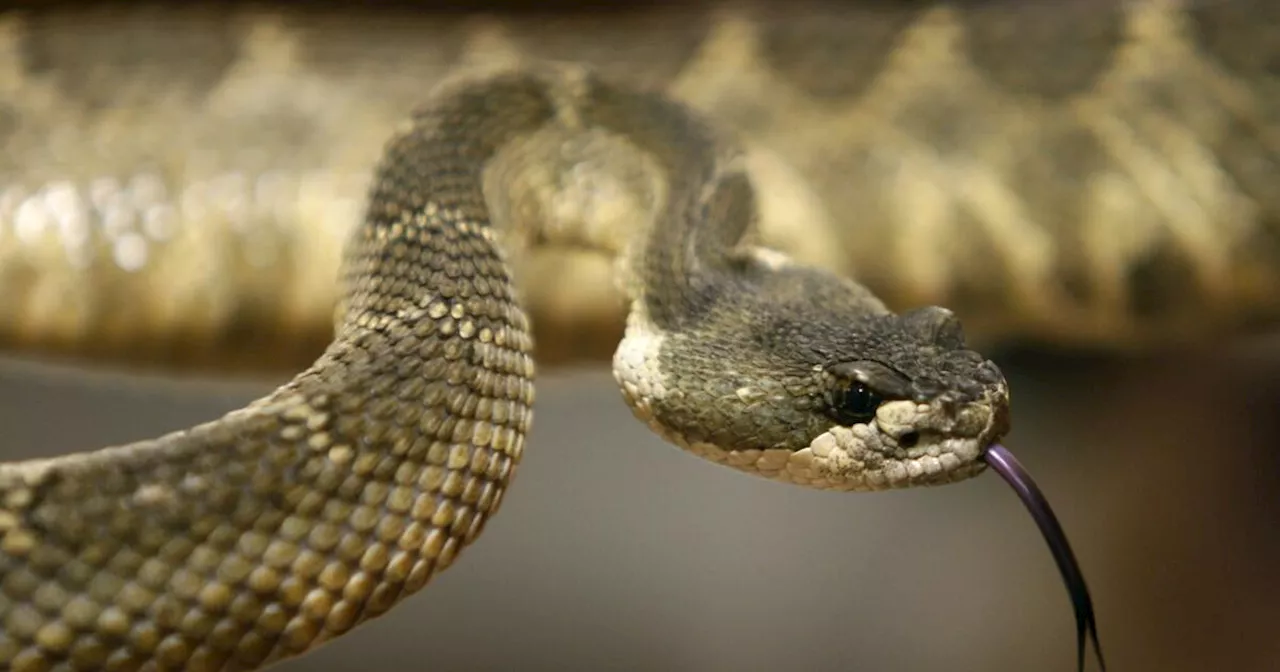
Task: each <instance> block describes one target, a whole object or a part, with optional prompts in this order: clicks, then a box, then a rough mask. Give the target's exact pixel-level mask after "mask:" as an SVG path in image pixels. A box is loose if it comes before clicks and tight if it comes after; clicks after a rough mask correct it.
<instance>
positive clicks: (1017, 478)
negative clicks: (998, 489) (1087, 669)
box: [984, 443, 1107, 672]
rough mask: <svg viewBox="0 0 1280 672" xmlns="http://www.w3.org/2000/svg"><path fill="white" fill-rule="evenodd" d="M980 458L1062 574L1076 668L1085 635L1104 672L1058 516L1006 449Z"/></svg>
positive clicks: (1084, 592) (1088, 604) (995, 447)
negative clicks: (1014, 499) (1008, 490)
mask: <svg viewBox="0 0 1280 672" xmlns="http://www.w3.org/2000/svg"><path fill="white" fill-rule="evenodd" d="M984 459H986V461H987V464H988V465H990V466H991V468H992V469H994V470H995V472H996V473H997V474H1000V476H1001V477H1002V478H1004V480H1005V481H1007V482H1008V483H1009V485H1011V486H1013V490H1014V492H1016V493H1018V498H1019V499H1021V500H1022V503H1023V504H1024V505H1026V507H1027V510H1028V511H1030V512H1031V517H1032V518H1034V519H1035V521H1036V525H1037V526H1039V528H1040V534H1041V535H1043V536H1044V540H1045V541H1046V542H1048V544H1049V550H1050V551H1052V552H1053V560H1054V562H1056V563H1057V564H1058V571H1059V572H1061V573H1062V581H1063V583H1065V584H1066V586H1067V592H1068V593H1069V594H1070V595H1071V605H1072V607H1074V608H1075V612H1076V662H1077V667H1078V669H1079V670H1081V672H1083V670H1084V649H1085V636H1086V635H1088V638H1089V639H1090V640H1092V641H1093V650H1094V651H1095V652H1096V653H1097V654H1098V666H1099V667H1100V668H1101V669H1102V670H1104V671H1105V670H1106V669H1107V664H1106V662H1105V661H1103V659H1102V646H1101V645H1100V644H1099V643H1098V623H1097V621H1096V620H1094V616H1093V599H1092V598H1090V597H1089V585H1088V584H1087V583H1085V580H1084V574H1082V573H1081V572H1080V565H1079V564H1078V563H1077V562H1076V555H1075V553H1072V552H1071V544H1070V543H1069V542H1068V541H1067V535H1066V533H1064V532H1063V531H1062V526H1061V525H1059V524H1058V517H1057V516H1055V515H1053V509H1052V508H1050V507H1049V500H1047V499H1045V497H1044V493H1042V492H1040V488H1039V486H1037V485H1036V482H1035V481H1033V480H1031V474H1029V473H1027V470H1026V469H1024V468H1023V467H1022V464H1020V463H1019V462H1018V460H1017V458H1015V457H1014V456H1013V453H1011V452H1009V449H1008V448H1005V447H1004V446H1003V445H1001V444H998V443H996V444H992V445H991V447H989V448H987V452H986V454H985V455H984Z"/></svg>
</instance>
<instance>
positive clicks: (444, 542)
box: [0, 0, 1280, 669]
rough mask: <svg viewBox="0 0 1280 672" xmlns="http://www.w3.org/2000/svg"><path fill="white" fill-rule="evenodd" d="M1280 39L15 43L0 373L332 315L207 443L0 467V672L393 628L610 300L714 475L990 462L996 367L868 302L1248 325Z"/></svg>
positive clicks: (1137, 14)
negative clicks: (390, 613)
mask: <svg viewBox="0 0 1280 672" xmlns="http://www.w3.org/2000/svg"><path fill="white" fill-rule="evenodd" d="M99 11H102V12H103V13H96V12H99ZM389 11H390V10H389ZM1274 11H1275V10H1271V9H1270V8H1269V6H1268V5H1265V4H1261V3H1259V4H1256V5H1250V4H1249V3H1245V2H1224V3H1218V4H1204V3H1201V4H1196V5H1193V6H1185V7H1184V6H1182V5H1181V4H1179V3H1175V2H1159V1H1157V0H1150V1H1148V2H1133V3H1128V4H1125V5H1120V4H1117V3H1091V2H1083V3H1072V4H1070V5H1065V4H1064V5H1062V6H1052V5H1048V4H1045V5H1034V6H1027V7H1018V6H1013V5H1012V4H1010V3H991V4H985V5H979V4H975V5H968V4H955V5H952V4H937V5H930V4H921V5H913V6H910V7H908V6H900V7H898V6H895V7H890V6H888V5H876V4H874V3H868V4H866V5H851V6H837V5H834V4H818V3H814V4H812V5H808V4H806V5H805V6H803V7H802V8H796V7H790V8H788V9H786V11H785V13H780V12H776V11H775V12H770V11H769V10H768V9H767V8H765V7H764V6H762V5H759V4H752V3H740V4H724V5H716V6H713V7H702V6H699V7H697V8H689V7H679V8H674V7H652V8H645V9H643V10H642V11H641V12H640V13H639V14H636V15H634V16H629V17H622V16H616V15H610V16H604V17H595V18H592V17H586V16H578V15H574V16H556V17H554V20H551V19H549V18H548V17H547V16H546V15H537V16H527V17H524V20H522V21H517V20H514V19H509V18H507V19H504V18H495V17H492V16H484V15H472V14H456V15H455V14H449V15H444V14H442V15H435V16H430V15H429V16H425V17H418V18H414V19H412V20H407V19H406V18H405V17H403V16H398V15H395V16H391V15H383V16H372V15H358V16H359V18H358V20H356V19H352V18H350V17H347V18H342V19H336V18H333V17H327V16H326V15H325V14H324V13H323V12H320V13H317V14H294V13H289V12H284V13H272V12H266V13H258V12H250V11H248V10H235V11H231V10H218V9H210V8H205V9H190V10H176V9H173V8H165V9H163V10H159V9H154V8H152V9H141V10H133V9H122V8H113V9H111V10H80V11H78V12H76V13H69V14H63V13H58V12H56V11H52V12H44V11H33V12H30V13H18V12H11V13H8V14H5V15H3V17H2V18H0V52H3V53H4V55H5V56H6V58H3V59H0V105H3V106H4V107H3V108H0V112H2V114H0V141H2V142H3V143H4V144H3V146H4V148H5V150H6V151H5V153H4V157H5V158H3V159H0V180H2V181H0V283H3V287H4V291H3V292H2V293H0V337H2V338H3V339H4V341H5V342H6V343H7V344H9V345H10V346H12V347H26V348H31V349H45V350H53V351H63V352H66V351H71V352H78V353H88V354H96V355H118V356H128V357H132V358H144V359H151V360H161V359H168V360H173V359H208V358H211V357H214V356H217V357H219V358H221V359H220V360H219V361H224V362H225V361H227V360H226V357H227V356H229V355H228V353H229V350H230V349H231V348H233V347H234V346H237V345H238V346H244V345H246V344H250V345H252V350H254V351H255V354H256V359H255V363H257V364H259V365H260V364H261V363H262V362H263V361H266V360H275V361H285V359H284V358H282V357H281V355H282V354H290V353H291V354H292V355H293V359H292V360H289V361H296V359H297V358H298V357H302V356H309V355H312V354H315V349H314V348H315V347H316V344H317V342H318V341H319V340H320V339H322V338H323V339H327V338H328V336H329V334H330V333H331V331H330V327H329V325H330V324H331V320H332V315H333V308H334V306H335V304H337V305H338V306H339V310H338V314H339V321H338V325H339V326H338V330H337V336H336V338H335V340H334V343H333V344H332V345H330V346H329V347H328V348H327V349H326V350H325V351H324V353H323V354H321V355H320V359H319V360H318V361H317V362H316V364H314V365H313V366H312V367H311V368H309V369H308V370H307V372H305V373H303V374H301V375H300V376H299V377H298V378H296V379H295V380H294V381H293V382H292V383H290V384H289V385H286V386H285V387H283V388H281V389H280V390H279V391H277V392H276V393H274V394H272V395H270V396H269V397H267V398H265V399H263V400H261V401H258V402H255V403H254V404H252V405H250V406H249V407H248V408H246V409H244V410H243V411H237V412H235V413H232V414H230V415H229V416H227V417H226V418H224V419H222V420H220V421H216V422H214V423H210V424H207V425H202V426H200V427H197V428H194V429H193V430H190V431H189V432H183V433H178V434H174V435H170V436H167V437H162V438H160V439H157V440H155V441H150V442H143V443H140V444H135V445H133V446H128V447H124V448H116V449H108V450H106V451H101V452H98V453H93V454H89V455H74V456H69V457H66V458H60V459H57V460H53V461H39V462H28V463H16V464H11V465H5V466H3V467H0V492H2V493H3V495H4V502H3V503H4V509H2V510H0V533H3V535H4V536H3V539H0V569H3V571H4V574H5V576H6V582H5V585H4V589H3V591H0V615H2V616H3V618H4V621H5V623H6V632H5V634H4V635H3V636H0V661H5V662H6V663H8V664H9V665H10V666H12V667H14V668H15V669H43V667H42V665H44V666H47V665H49V664H52V663H59V662H61V663H65V664H68V665H73V664H74V665H79V666H81V667H85V666H87V667H88V668H90V669H96V668H97V667H100V666H102V665H104V664H108V662H114V663H119V664H121V665H126V663H129V662H132V663H143V662H146V663H148V664H150V665H153V666H156V667H159V668H166V667H182V666H187V667H189V668H191V669H205V668H219V667H229V668H243V667H253V666H257V665H260V664H262V663H264V662H268V661H272V660H277V659H279V658H281V657H284V656H287V655H291V654H293V653H297V652H299V651H303V650H307V649H309V648H311V647H312V646H314V645H315V644H317V643H319V642H322V641H324V640H326V639H328V638H330V637H332V636H335V635H337V634H341V633H342V632H345V631H346V630H348V629H349V628H351V627H353V626H354V625H355V624H357V623H358V622H360V621H361V620H364V619H367V618H370V617H373V616H376V615H377V614H379V613H382V612H384V611H385V610H386V609H388V608H390V607H391V606H392V605H393V604H394V602H395V601H396V600H397V599H399V598H400V597H402V596H404V595H406V594H409V593H412V592H414V591H415V590H416V589H417V588H420V587H421V586H422V585H423V584H424V583H425V582H426V580H427V579H428V578H429V577H430V576H431V575H432V574H433V573H434V572H436V571H438V570H439V569H442V568H444V567H447V566H448V565H449V564H450V563H451V562H452V560H453V558H454V556H455V555H456V553H457V552H458V551H459V550H460V548H461V546H462V545H463V544H465V543H466V542H468V541H470V540H471V539H473V538H474V537H475V536H476V535H477V534H478V533H479V531H480V530H481V528H482V527H483V524H484V520H485V519H486V517H487V515H488V514H490V513H492V512H493V511H494V510H496V508H497V506H498V503H499V502H500V500H501V493H502V492H503V491H504V489H505V487H506V486H507V484H508V482H509V479H510V477H511V475H512V473H513V470H514V468H515V464H516V463H517V462H518V460H519V457H520V454H521V453H522V451H523V441H524V433H525V431H527V429H528V425H529V421H530V411H531V405H532V401H533V391H532V376H533V364H532V358H531V354H532V346H533V342H534V341H536V342H538V344H539V356H540V357H544V358H545V359H546V360H548V361H550V360H551V359H554V358H556V357H557V356H574V355H584V354H585V355H588V356H598V355H599V353H600V352H602V351H603V348H605V347H607V348H608V349H609V350H611V351H612V350H613V346H614V345H615V344H617V337H618V336H619V335H620V334H621V329H622V316H623V315H628V317H627V326H626V337H625V338H624V339H623V340H622V342H621V345H618V347H617V348H616V352H615V354H614V370H615V374H616V376H617V377H618V380H619V383H620V385H621V387H622V388H623V392H624V397H626V399H627V401H628V403H629V404H630V405H631V406H632V408H633V410H634V411H635V413H636V415H637V416H638V417H640V418H641V419H642V420H644V421H646V422H648V423H649V424H650V426H652V427H653V428H654V429H655V430H656V431H658V432H659V433H660V434H662V435H663V436H664V437H666V438H667V439H669V440H670V441H672V442H674V443H677V444H679V445H682V446H683V447H686V448H688V449H690V450H691V451H693V452H695V453H698V454H700V455H702V456H703V457H707V458H709V459H713V460H716V461H718V462H722V463H725V464H728V465H730V466H734V467H736V468H739V469H744V470H748V471H752V472H754V473H758V474H762V475H765V476H768V477H771V478H775V479H779V480H786V481H789V482H797V483H801V484H804V485H809V486H819V487H834V488H842V489H883V488H887V487H904V486H908V485H920V484H935V483H942V482H947V481H951V480H956V479H960V478H965V477H969V476H972V475H974V474H976V473H978V472H979V471H981V468H982V466H983V465H984V462H983V460H982V458H983V457H984V456H986V455H988V453H987V452H986V451H987V450H988V446H990V445H991V444H992V443H993V442H994V441H996V440H997V439H999V438H1000V436H1002V435H1003V433H1004V432H1005V431H1006V430H1007V427H1008V407H1007V390H1006V389H1005V387H1004V380H1003V377H1002V376H1001V375H1000V373H999V371H998V369H996V368H995V366H994V365H993V364H991V363H990V362H989V361H987V360H986V359H984V358H982V357H981V356H979V355H977V354H976V353H974V352H973V351H971V350H969V349H968V348H967V346H966V345H965V339H964V336H963V334H962V333H961V332H960V329H959V325H958V322H957V321H956V320H955V318H954V316H953V314H952V313H951V312H950V311H946V310H943V309H937V308H925V309H917V310H914V311H909V312H905V313H902V314H901V315H894V314H892V313H890V312H889V310H888V309H887V308H886V307H885V303H882V302H881V300H880V299H879V298H876V297H877V296H882V297H885V299H886V301H887V303H888V304H889V305H893V306H902V305H914V304H920V303H926V304H945V305H949V306H952V307H953V308H954V310H955V311H956V312H957V313H959V314H961V315H964V316H965V320H966V324H967V326H969V327H970V331H971V332H972V331H975V329H974V327H975V326H976V333H977V334H978V335H980V336H993V335H1011V336H1031V337H1038V338H1041V339H1053V340H1059V341H1065V342H1092V343H1104V344H1108V345H1113V346H1130V345H1151V344H1157V345H1158V344H1162V343H1171V342H1186V341H1187V340H1190V339H1194V338H1204V337H1206V336H1208V335H1213V334H1219V333H1223V332H1226V331H1228V330H1230V329H1233V328H1239V327H1240V326H1242V325H1246V324H1252V323H1255V322H1257V321H1259V320H1263V319H1267V318H1269V317H1271V316H1272V315H1273V314H1274V312H1275V309H1276V300H1275V298H1274V297H1275V296H1276V292H1275V291H1274V289H1275V288H1276V285H1277V279H1278V278H1277V273H1278V272H1280V264H1277V263H1276V252H1277V245H1276V241H1275V239H1274V227H1275V214H1276V211H1277V209H1276V207H1275V205H1276V203H1275V202H1274V200H1273V199H1274V198H1275V197H1274V195H1273V194H1272V193H1270V192H1271V191H1272V190H1270V189H1269V188H1268V187H1269V182H1270V180H1269V179H1268V178H1270V177H1272V176H1273V175H1274V173H1275V171H1274V170H1273V169H1272V164H1271V162H1272V161H1273V159H1274V155H1275V151H1274V148H1275V147H1276V145H1275V141H1276V136H1275V133H1274V124H1273V123H1272V120H1271V116H1272V114H1271V110H1270V109H1269V108H1270V105H1271V101H1272V100H1274V99H1275V96H1274V95H1272V92H1271V88H1272V86H1273V85H1274V82H1273V79H1272V77H1271V73H1270V72H1269V71H1268V70H1267V68H1268V66H1269V61H1268V60H1267V58H1266V54H1265V51H1260V50H1265V48H1266V46H1267V45H1266V39H1267V38H1268V37H1269V36H1270V35H1272V34H1275V33H1276V32H1277V31H1278V30H1280V29H1277V28H1276V27H1275V23H1276V22H1275V21H1268V17H1267V16H1266V14H1267V13H1268V12H1274ZM99 20H109V21H108V23H107V24H106V25H100V24H99V23H98V21H99ZM157 21H159V22H160V24H161V25H160V29H157V24H156V22H157ZM353 21H354V25H353ZM628 21H632V22H634V21H640V25H635V24H634V23H628ZM428 26H430V28H428ZM623 26H626V27H625V28H623ZM108 29H109V30H108ZM1237 29H1240V30H1244V31H1245V32H1244V33H1243V35H1244V36H1243V37H1241V36H1238V35H1236V34H1235V33H1234V32H1233V31H1235V30H1237ZM428 30H430V31H434V32H430V33H426V34H429V35H433V36H438V37H439V38H440V39H438V40H433V41H430V42H428V41H427V40H425V39H423V36H424V32H425V31H428ZM335 36H337V37H338V38H339V39H333V38H334V37H335ZM1259 53H1261V54H1263V55H1262V56H1258V55H1257V54H1259ZM104 57H105V62H104V61H102V60H101V59H103V58H104ZM551 61H572V62H574V63H580V64H587V65H588V66H590V67H588V68H586V69H579V68H577V67H551V66H546V67H547V68H548V69H545V70H544V69H541V66H532V65H531V64H535V63H548V62H551ZM455 71H465V72H467V73H468V74H467V75H466V76H465V77H461V78H460V79H458V80H457V82H456V83H454V84H452V85H450V86H446V87H445V88H444V90H443V92H442V93H438V94H437V95H435V96H433V97H431V100H432V101H433V102H432V105H431V106H429V107H427V108H425V109H424V111H423V112H421V113H419V115H418V116H417V117H416V119H417V121H416V122H415V123H414V124H413V125H411V126H410V127H408V128H403V127H402V128H400V130H398V131H395V136H394V137H395V138H396V139H395V140H394V141H393V142H392V143H391V144H390V145H387V153H386V154H385V155H383V157H382V159H381V163H380V165H381V168H380V170H379V172H377V174H376V175H373V174H372V170H371V169H372V166H373V164H374V162H375V160H377V159H378V157H379V154H378V149H379V148H381V147H383V146H384V144H385V141H386V138H387V137H390V136H392V135H393V129H394V128H395V126H396V122H397V121H398V120H401V119H403V118H404V117H405V115H406V113H407V111H408V109H409V107H411V105H412V103H415V102H418V101H421V100H423V99H424V98H426V97H427V91H428V90H429V89H431V88H432V87H433V86H434V85H435V83H436V82H437V81H438V80H440V79H442V78H445V77H446V75H448V76H449V77H453V76H454V72H455ZM477 73H483V74H477ZM592 73H600V76H601V77H602V78H598V77H597V76H596V75H595V74H592ZM613 81H622V82H625V84H621V85H616V86H615V85H614V84H610V83H607V82H613ZM646 90H649V91H661V92H662V93H661V94H659V93H640V92H641V91H646ZM670 100H678V101H682V103H683V104H684V105H687V106H688V108H685V107H683V106H681V105H678V104H674V103H672V102H669V101H670ZM690 110H691V111H692V113H691V112H690ZM704 117H705V118H709V119H713V120H715V122H716V123H715V124H713V125H711V126H704V125H703V122H702V121H700V120H701V119H703V118H704ZM739 143H741V145H740V144H739ZM739 146H742V147H745V151H741V152H740V151H738V149H737V148H738V147H739ZM369 184H372V185H373V186H372V191H371V192H370V198H369V199H368V204H369V210H368V213H369V214H368V219H367V220H366V223H365V224H364V225H363V226H361V227H358V228H356V229H354V230H352V228H351V225H352V224H354V223H356V222H357V221H359V219H360V217H359V208H360V207H362V206H363V204H364V202H365V199H364V198H363V197H362V196H360V194H361V193H362V190H364V189H366V188H368V185H369ZM751 184H754V185H755V187H756V188H755V189H754V190H753V189H752V188H751ZM757 200H758V205H759V208H758V210H759V222H758V225H755V224H757V223H756V222H755V218H756V211H757V207H756V206H757ZM703 217H705V218H706V221H707V222H709V225H694V224H693V222H699V221H701V219H702V218H703ZM490 219H492V220H493V222H494V223H495V224H497V225H498V226H497V227H496V228H493V227H490V226H489V222H490ZM348 240H349V241H350V244H349V246H348V248H347V249H348V255H349V256H347V263H346V265H345V266H344V269H345V270H344V272H343V278H344V282H343V283H340V284H339V283H334V282H333V278H334V277H336V276H337V274H338V263H339V258H340V256H341V255H340V254H339V252H338V250H339V249H340V247H341V246H342V244H343V242H344V241H348ZM673 243H675V244H673ZM508 260H510V262H511V264H510V265H511V266H512V267H514V269H515V270H514V271H510V270H509V267H508ZM411 261H416V262H419V263H420V265H415V264H412V263H410V262H411ZM552 270H557V271H559V272H556V273H552V272H550V271H552ZM580 274H586V279H584V276H583V275H580ZM512 277H514V278H515V279H516V280H517V281H518V282H517V283H516V284H512V283H511V282H510V280H511V278H512ZM614 277H617V278H619V280H620V281H619V282H617V283H616V285H614V283H613V281H612V279H613V278H614ZM848 277H857V278H858V280H859V282H860V283H864V284H865V287H864V284H854V283H853V282H851V281H850V280H847V279H845V278H848ZM564 278H570V279H571V280H570V282H565V281H564V280H563V279H564ZM602 280H603V281H602ZM342 287H345V288H346V292H347V293H346V294H345V295H343V296H344V297H345V299H343V300H341V301H340V300H339V295H338V290H339V288H342ZM591 287H605V288H611V287H613V288H615V289H613V290H610V291H602V292H599V293H598V294H595V295H593V294H592V293H591V292H590V291H588V290H589V288H591ZM568 288H572V289H573V291H567V289H568ZM126 297H127V298H126ZM760 297H763V298H760ZM517 299H519V300H520V301H519V302H518V301H517ZM623 299H625V300H623ZM522 305H523V306H524V308H522V307H521V306H522ZM526 308H527V310H528V311H529V313H530V314H531V316H532V318H533V319H532V324H533V325H535V326H536V329H537V331H536V332H534V334H533V336H534V337H535V338H531V337H530V334H529V331H528V328H527V327H528V322H529V321H528V320H527V318H526V314H525V310H526ZM970 316H972V319H970ZM584 325H585V326H589V327H590V329H589V330H587V331H589V336H588V337H586V338H585V339H580V340H576V341H569V342H568V343H566V342H565V340H564V339H561V338H559V336H560V335H562V334H569V333H572V332H574V331H575V329H576V328H580V327H583V326H584ZM291 344H292V345H291ZM557 346H559V350H560V352H557ZM103 530H105V533H104V532H103ZM27 665H30V667H29V668H27V667H25V666H27Z"/></svg>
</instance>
